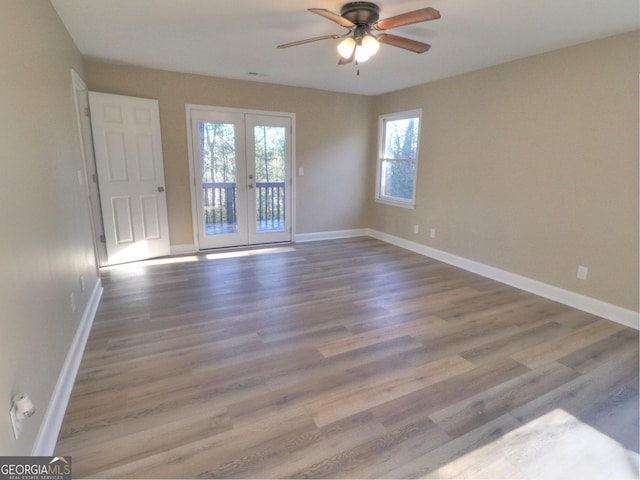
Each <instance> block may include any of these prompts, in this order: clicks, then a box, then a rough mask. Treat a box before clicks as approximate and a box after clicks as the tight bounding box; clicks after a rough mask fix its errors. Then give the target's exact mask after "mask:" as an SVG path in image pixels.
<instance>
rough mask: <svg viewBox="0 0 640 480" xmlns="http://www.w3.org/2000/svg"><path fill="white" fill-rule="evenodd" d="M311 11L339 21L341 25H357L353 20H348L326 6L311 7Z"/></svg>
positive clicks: (346, 26) (350, 26)
mask: <svg viewBox="0 0 640 480" xmlns="http://www.w3.org/2000/svg"><path fill="white" fill-rule="evenodd" d="M309 11H310V12H311V13H315V14H316V15H320V16H321V17H324V18H326V19H329V20H331V21H332V22H335V23H337V24H338V25H340V26H341V27H344V28H353V27H355V24H354V23H353V22H352V21H351V20H348V19H346V18H344V17H342V16H340V15H338V14H337V13H333V12H332V11H330V10H327V9H326V8H310V9H309Z"/></svg>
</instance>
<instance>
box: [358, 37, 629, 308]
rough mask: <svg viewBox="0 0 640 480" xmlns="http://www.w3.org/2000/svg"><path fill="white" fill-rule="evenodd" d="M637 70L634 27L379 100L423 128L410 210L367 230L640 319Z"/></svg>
mask: <svg viewBox="0 0 640 480" xmlns="http://www.w3.org/2000/svg"><path fill="white" fill-rule="evenodd" d="M639 72H640V32H634V33H630V34H625V35H620V36H616V37H612V38H608V39H604V40H600V41H595V42H591V43H588V44H583V45H579V46H576V47H573V48H567V49H562V50H558V51H555V52H552V53H548V54H544V55H539V56H535V57H531V58H527V59H524V60H519V61H514V62H511V63H507V64H503V65H500V66H497V67H494V68H489V69H485V70H481V71H477V72H474V73H470V74H467V75H462V76H458V77H455V78H450V79H446V80H443V81H440V82H435V83H432V84H428V85H423V86H420V87H416V88H411V89H407V90H403V91H400V92H396V93H393V94H388V95H384V96H381V97H378V98H377V99H376V115H379V114H383V113H389V112H396V111H402V110H406V109H413V108H419V107H420V108H422V109H423V117H422V118H423V125H422V130H421V134H422V138H421V145H420V159H419V162H420V163H419V175H418V187H417V206H416V208H415V210H406V209H402V208H394V207H389V206H385V205H381V204H376V203H373V202H372V201H371V202H370V208H371V211H372V214H371V215H370V217H369V218H370V220H371V227H373V228H375V229H377V230H381V231H383V232H386V233H389V234H393V235H396V236H399V237H402V238H406V239H409V240H413V241H416V242H419V243H422V244H425V245H429V246H432V247H434V248H437V249H440V250H443V251H446V252H449V253H452V254H455V255H459V256H462V257H465V258H468V259H471V260H475V261H477V262H481V263H483V264H487V265H490V266H493V267H497V268H500V269H504V270H507V271H509V272H513V273H517V274H520V275H523V276H525V277H529V278H532V279H535V280H539V281H542V282H545V283H548V284H551V285H554V286H557V287H560V288H563V289H567V290H570V291H574V292H577V293H581V294H584V295H587V296H590V297H593V298H596V299H599V300H603V301H605V302H609V303H612V304H615V305H618V306H621V307H625V308H629V309H632V310H635V311H637V310H638V74H639ZM372 128H373V127H372ZM372 195H373V193H372V191H371V194H370V197H371V196H372ZM414 224H418V225H420V234H418V235H415V234H413V225H414ZM430 228H435V229H436V238H435V239H431V238H429V234H428V233H429V229H430ZM578 265H585V266H587V267H589V277H588V280H587V281H586V282H585V281H580V280H577V279H576V270H577V268H578Z"/></svg>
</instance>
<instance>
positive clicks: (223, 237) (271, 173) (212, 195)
mask: <svg viewBox="0 0 640 480" xmlns="http://www.w3.org/2000/svg"><path fill="white" fill-rule="evenodd" d="M187 110H188V112H189V113H190V120H191V121H190V130H191V134H190V140H191V145H190V151H191V157H192V158H191V164H192V165H191V169H192V177H193V186H192V189H193V190H192V193H193V195H192V197H193V200H194V208H195V212H194V216H193V217H194V222H195V223H196V225H197V228H196V229H195V230H196V231H195V232H194V233H195V234H196V236H197V240H198V247H199V249H200V250H203V249H208V248H219V247H231V246H240V245H255V244H261V243H272V242H286V241H290V240H291V222H290V216H291V183H292V182H291V131H292V117H291V116H288V115H266V114H254V113H242V112H238V111H230V110H220V111H219V110H208V109H200V108H195V107H189V106H188V107H187Z"/></svg>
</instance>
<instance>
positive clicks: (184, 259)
mask: <svg viewBox="0 0 640 480" xmlns="http://www.w3.org/2000/svg"><path fill="white" fill-rule="evenodd" d="M285 252H295V248H293V247H291V246H286V247H268V248H254V249H250V250H245V249H243V250H225V251H219V252H214V253H206V254H200V255H182V256H179V257H162V258H152V259H150V260H140V261H138V262H131V263H120V264H117V265H108V266H106V267H102V268H101V270H117V269H121V268H139V267H149V266H154V265H170V264H178V263H190V262H202V261H204V260H218V259H221V258H239V257H253V256H256V255H268V254H272V253H285Z"/></svg>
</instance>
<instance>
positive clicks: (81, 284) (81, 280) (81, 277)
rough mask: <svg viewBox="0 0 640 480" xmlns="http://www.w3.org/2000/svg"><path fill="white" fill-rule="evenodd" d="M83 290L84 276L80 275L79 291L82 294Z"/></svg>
mask: <svg viewBox="0 0 640 480" xmlns="http://www.w3.org/2000/svg"><path fill="white" fill-rule="evenodd" d="M84 289H85V286H84V275H80V291H81V292H82V293H84Z"/></svg>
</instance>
